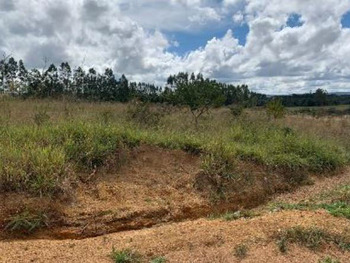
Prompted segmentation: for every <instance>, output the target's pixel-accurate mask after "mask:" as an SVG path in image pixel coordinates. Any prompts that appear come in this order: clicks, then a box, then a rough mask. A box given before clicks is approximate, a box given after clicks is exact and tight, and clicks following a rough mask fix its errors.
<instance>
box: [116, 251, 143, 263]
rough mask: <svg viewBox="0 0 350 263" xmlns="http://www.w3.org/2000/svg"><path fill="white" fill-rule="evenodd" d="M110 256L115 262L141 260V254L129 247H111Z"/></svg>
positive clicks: (134, 262)
mask: <svg viewBox="0 0 350 263" xmlns="http://www.w3.org/2000/svg"><path fill="white" fill-rule="evenodd" d="M110 256H111V258H112V260H113V262H115V263H137V262H141V256H140V255H139V254H138V253H137V252H135V251H132V250H130V249H124V250H116V249H115V248H113V249H112V253H111V255H110Z"/></svg>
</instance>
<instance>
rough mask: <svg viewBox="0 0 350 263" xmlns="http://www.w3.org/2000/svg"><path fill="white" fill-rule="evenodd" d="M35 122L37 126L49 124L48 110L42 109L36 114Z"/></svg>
mask: <svg viewBox="0 0 350 263" xmlns="http://www.w3.org/2000/svg"><path fill="white" fill-rule="evenodd" d="M33 120H34V123H35V124H36V125H38V126H40V125H43V124H45V123H47V122H48V121H49V120H50V115H49V114H48V113H47V111H46V110H44V109H41V110H39V111H38V112H36V113H35V114H34V116H33Z"/></svg>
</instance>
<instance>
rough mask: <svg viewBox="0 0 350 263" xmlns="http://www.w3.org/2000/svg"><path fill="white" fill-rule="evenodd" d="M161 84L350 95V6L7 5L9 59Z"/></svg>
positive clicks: (260, 0) (1, 47)
mask: <svg viewBox="0 0 350 263" xmlns="http://www.w3.org/2000/svg"><path fill="white" fill-rule="evenodd" d="M4 53H6V54H12V55H13V56H14V57H15V58H17V59H21V58H22V59H23V60H24V62H25V64H26V65H27V67H42V66H43V58H47V60H48V61H49V62H53V63H59V62H62V61H68V62H69V63H70V64H71V65H72V66H73V67H76V66H84V67H86V68H88V67H95V68H97V69H99V70H102V69H103V68H105V67H111V68H112V69H113V70H114V71H115V72H116V73H117V74H120V73H124V74H126V75H127V77H128V78H129V79H131V80H135V81H140V80H142V81H147V82H151V83H157V84H162V83H164V81H165V79H166V77H167V76H168V75H169V74H174V73H177V72H179V71H189V72H190V71H191V72H192V71H194V72H202V73H203V74H204V75H205V76H206V77H212V78H216V79H218V80H220V81H225V82H230V83H247V84H248V85H249V86H250V88H251V89H253V90H255V91H259V92H266V93H270V94H278V93H300V92H309V91H310V90H315V89H316V88H318V87H321V88H325V89H328V91H350V0H143V1H141V0H61V1H56V0H0V54H4Z"/></svg>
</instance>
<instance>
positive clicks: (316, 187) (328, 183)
mask: <svg viewBox="0 0 350 263" xmlns="http://www.w3.org/2000/svg"><path fill="white" fill-rule="evenodd" d="M312 180H313V181H314V183H313V184H312V185H305V186H301V187H299V188H297V189H296V190H295V191H292V192H286V193H282V194H280V195H278V196H276V197H275V198H273V202H281V203H283V202H284V203H299V202H304V201H308V200H310V198H313V197H316V196H317V195H319V194H322V193H324V192H328V191H330V190H333V189H335V188H337V187H339V186H342V185H346V184H348V185H350V169H349V168H348V169H346V170H344V171H343V172H342V173H340V174H337V175H335V176H331V177H314V178H312Z"/></svg>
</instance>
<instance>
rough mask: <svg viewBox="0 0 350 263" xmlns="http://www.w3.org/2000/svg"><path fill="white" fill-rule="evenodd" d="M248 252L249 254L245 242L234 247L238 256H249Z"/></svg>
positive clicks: (241, 257)
mask: <svg viewBox="0 0 350 263" xmlns="http://www.w3.org/2000/svg"><path fill="white" fill-rule="evenodd" d="M247 254H248V247H247V245H245V244H240V245H238V246H236V247H235V249H234V255H235V256H236V257H237V258H240V259H243V258H245V257H246V256H247Z"/></svg>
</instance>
